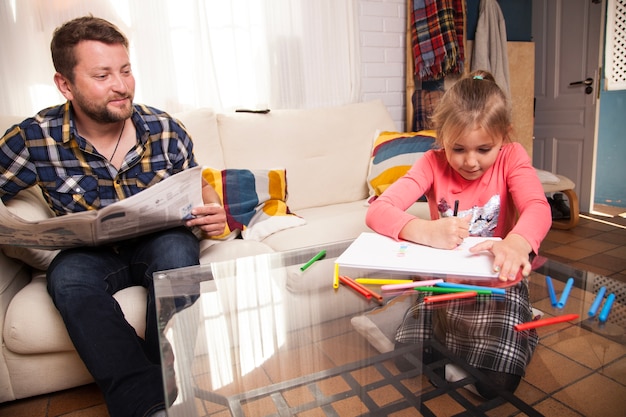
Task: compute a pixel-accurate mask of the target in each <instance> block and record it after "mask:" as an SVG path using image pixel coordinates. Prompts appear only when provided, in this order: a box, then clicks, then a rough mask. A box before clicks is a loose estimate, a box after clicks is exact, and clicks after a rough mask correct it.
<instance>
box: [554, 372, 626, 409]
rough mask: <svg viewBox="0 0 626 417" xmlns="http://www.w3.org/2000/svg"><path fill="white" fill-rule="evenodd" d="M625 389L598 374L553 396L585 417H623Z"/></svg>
mask: <svg viewBox="0 0 626 417" xmlns="http://www.w3.org/2000/svg"><path fill="white" fill-rule="evenodd" d="M625 398H626V387H625V386H623V385H621V384H618V383H616V382H615V381H612V380H610V379H608V378H606V377H605V376H603V375H600V374H593V375H590V376H588V377H586V378H584V379H582V380H580V381H577V382H576V383H574V384H572V385H571V386H568V387H566V388H564V389H562V390H561V391H559V392H558V393H556V394H554V399H555V400H557V401H560V402H562V403H563V404H566V405H568V406H570V407H572V408H574V409H576V410H579V411H580V412H581V413H582V414H583V415H585V416H598V417H600V416H601V417H623V416H624V409H625V407H624V404H625V401H624V399H625Z"/></svg>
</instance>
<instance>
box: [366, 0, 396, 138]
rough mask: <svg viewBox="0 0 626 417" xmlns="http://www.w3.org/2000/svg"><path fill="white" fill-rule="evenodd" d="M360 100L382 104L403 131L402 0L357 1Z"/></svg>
mask: <svg viewBox="0 0 626 417" xmlns="http://www.w3.org/2000/svg"><path fill="white" fill-rule="evenodd" d="M358 13H359V26H360V41H361V77H362V79H361V90H362V99H363V100H364V101H365V100H374V99H380V100H382V101H383V103H385V105H386V106H387V109H388V110H389V112H390V113H391V116H392V117H393V120H394V121H395V122H396V128H397V129H398V130H399V131H404V130H405V123H404V118H405V102H404V101H405V95H404V94H405V93H404V92H405V81H404V80H405V48H404V46H405V34H406V0H358Z"/></svg>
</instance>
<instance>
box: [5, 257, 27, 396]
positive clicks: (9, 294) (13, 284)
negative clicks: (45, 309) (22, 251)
mask: <svg viewBox="0 0 626 417" xmlns="http://www.w3.org/2000/svg"><path fill="white" fill-rule="evenodd" d="M30 280H31V270H30V268H29V267H27V266H26V265H24V264H23V263H21V262H19V261H15V260H13V259H11V258H9V257H7V256H5V255H4V253H2V251H0V348H1V349H2V350H3V351H4V336H3V333H4V331H3V330H4V317H5V315H6V312H7V309H8V308H9V304H10V303H11V300H13V297H14V296H15V294H17V293H18V292H19V291H20V290H21V289H22V288H24V287H25V286H26V285H27V284H28V283H29V282H30ZM10 381H11V380H10V378H9V369H8V367H7V364H6V361H5V359H4V354H0V402H3V401H7V400H12V399H15V395H14V392H13V387H12V386H11V382H10Z"/></svg>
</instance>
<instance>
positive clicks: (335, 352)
mask: <svg viewBox="0 0 626 417" xmlns="http://www.w3.org/2000/svg"><path fill="white" fill-rule="evenodd" d="M350 243H351V242H350V241H346V242H338V243H336V244H333V245H326V246H324V247H310V248H305V249H299V250H294V251H289V252H281V253H272V254H266V255H258V256H251V257H243V258H238V259H234V260H229V261H223V262H216V263H212V264H210V265H202V266H197V267H189V268H182V269H177V270H171V271H161V272H158V273H156V274H155V293H156V297H157V314H158V317H159V327H160V328H159V330H160V335H161V340H162V343H161V345H162V358H163V363H164V366H163V369H164V379H165V391H166V396H167V400H168V403H169V404H170V405H169V408H168V415H169V416H170V417H175V416H226V415H237V416H239V415H242V416H288V415H301V416H314V415H315V416H317V415H328V416H337V415H398V416H400V415H416V414H415V410H416V409H417V410H419V412H420V413H421V415H424V416H428V415H433V416H434V415H443V414H445V415H490V416H498V415H516V413H517V415H528V416H533V415H535V416H540V415H557V414H554V410H555V407H556V409H557V410H560V409H564V410H567V411H570V412H572V415H602V416H607V415H621V412H620V411H619V410H620V409H621V410H623V407H618V408H616V407H615V405H619V404H621V405H622V406H623V401H622V400H621V399H622V398H625V397H624V395H626V389H625V388H624V387H625V386H626V375H624V373H625V371H624V369H626V347H625V337H624V328H625V327H626V319H625V316H626V310H624V300H625V299H626V293H625V289H624V283H620V282H618V281H615V280H612V279H610V278H605V277H601V276H598V275H595V274H591V273H589V272H586V271H581V270H576V269H573V268H571V267H567V266H565V265H563V264H560V263H558V262H554V261H551V260H549V259H545V258H540V257H537V258H536V259H535V262H534V271H533V273H532V275H531V277H530V281H529V289H530V297H531V302H532V303H533V307H535V308H537V309H538V310H540V311H541V313H542V314H543V317H544V318H548V317H552V316H560V315H564V314H578V315H579V318H578V319H576V320H572V321H568V322H564V323H559V324H554V325H551V326H545V327H540V328H538V329H537V331H538V333H539V336H540V342H539V345H538V347H537V349H536V351H535V354H534V356H533V359H532V360H531V362H530V364H529V366H528V368H527V373H526V375H525V377H524V378H523V380H522V384H520V387H519V388H518V389H517V391H516V392H515V394H514V395H511V394H508V393H506V392H501V391H500V392H499V393H498V396H496V398H494V399H492V400H484V399H482V398H481V397H479V396H477V395H475V394H472V392H471V391H470V390H468V389H465V388H463V387H464V386H471V385H472V384H475V383H479V382H480V381H482V382H483V383H487V384H488V383H489V381H488V380H486V379H485V377H484V376H483V375H482V374H481V373H480V372H477V371H476V370H475V369H473V368H471V367H469V366H467V365H466V364H465V363H463V362H462V361H460V360H459V359H458V358H455V357H454V355H452V354H451V353H450V352H449V351H448V350H447V349H446V348H445V347H444V346H442V345H441V344H439V343H437V342H436V341H429V342H426V343H425V344H423V345H419V346H418V345H411V346H406V347H403V348H400V349H394V348H393V334H394V331H395V328H394V326H395V327H397V322H398V320H399V319H400V320H401V318H402V316H403V315H404V313H405V311H406V308H407V306H408V305H410V303H411V302H412V299H411V295H410V294H407V292H401V293H398V292H386V291H382V290H381V287H380V285H368V286H367V287H368V288H369V289H370V290H373V291H374V292H375V293H377V294H380V295H381V296H382V302H380V303H379V302H377V301H376V299H375V298H366V297H365V296H364V295H363V294H360V293H358V292H357V291H354V290H353V289H351V288H348V287H346V286H343V285H342V286H340V288H337V289H335V288H333V274H334V260H335V259H336V257H338V256H339V255H340V254H341V253H342V252H343V251H344V250H345V249H346V248H347V247H348V246H349V245H350ZM321 250H324V251H326V254H325V257H324V258H323V259H321V260H318V261H316V262H314V263H312V264H311V265H310V266H309V267H307V268H305V269H304V271H303V270H302V267H303V266H304V265H306V264H307V262H308V261H309V260H310V259H312V258H313V257H315V255H317V254H318V253H319V252H320V251H321ZM349 272H350V274H351V276H353V277H357V276H359V277H381V276H384V277H385V278H386V279H392V278H396V279H417V278H416V277H415V276H412V275H410V274H401V273H394V274H389V273H381V271H371V270H370V271H367V270H365V271H357V270H351V271H349ZM546 276H549V277H551V279H550V282H551V283H552V285H553V287H554V290H555V293H556V294H557V295H559V296H560V295H562V293H563V292H564V290H565V286H566V282H567V280H568V279H569V278H570V277H571V278H573V286H572V289H571V290H570V291H569V296H568V298H567V300H566V303H565V305H564V306H563V307H560V308H559V307H553V306H552V303H551V300H550V297H549V292H548V290H547V287H546V284H547V282H548V281H547V280H546ZM427 278H428V277H423V276H422V277H420V279H427ZM601 287H605V289H606V295H607V296H608V295H609V294H615V301H614V303H613V306H612V308H611V312H610V314H609V316H608V320H607V322H606V323H599V321H598V319H597V315H596V316H595V317H594V318H588V311H589V309H590V307H591V305H592V303H593V302H594V301H595V298H596V294H597V292H598V291H599V289H600V288H601ZM407 303H408V304H407ZM390 344H391V345H390ZM425 350H431V351H436V352H438V354H437V356H436V357H437V359H436V360H434V361H432V360H431V361H428V363H425V361H424V357H423V352H424V351H425ZM407 363H408V364H409V366H406V364H407ZM402 364H404V365H402ZM450 366H452V367H457V368H459V369H462V370H464V371H465V372H464V373H463V376H462V377H461V378H460V379H458V380H456V381H454V382H449V381H446V379H450V378H446V377H445V372H444V371H445V369H448V368H449V367H450ZM587 380H588V381H587ZM607 381H608V382H607ZM587 382H588V383H589V384H593V383H598V382H601V383H605V386H607V387H609V386H610V388H611V389H607V390H604V392H600V393H598V395H600V400H599V402H598V403H594V402H593V401H589V400H588V399H585V398H584V397H585V396H580V395H579V396H577V395H575V393H576V390H577V389H578V390H583V392H584V389H585V388H584V387H583V388H580V387H581V386H583V385H584V384H585V383H587ZM602 407H604V408H606V412H605V410H604V409H603V408H602ZM615 410H618V413H615ZM595 413H598V414H595ZM611 413H613V414H611Z"/></svg>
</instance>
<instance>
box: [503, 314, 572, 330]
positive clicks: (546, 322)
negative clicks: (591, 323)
mask: <svg viewBox="0 0 626 417" xmlns="http://www.w3.org/2000/svg"><path fill="white" fill-rule="evenodd" d="M577 318H578V314H564V315H562V316H556V317H551V318H549V319H541V320H533V321H529V322H527V323H520V324H516V325H515V326H513V328H514V329H515V330H517V331H518V332H521V331H522V330H530V329H535V328H537V327H541V326H549V325H551V324H557V323H563V322H566V321H572V320H576V319H577Z"/></svg>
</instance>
